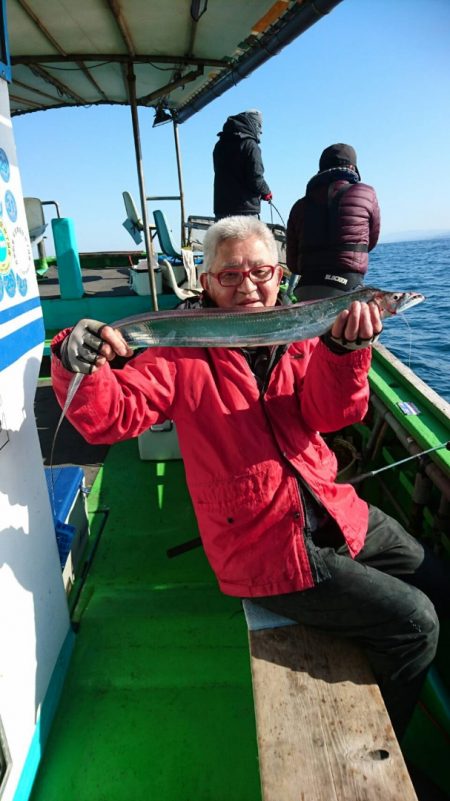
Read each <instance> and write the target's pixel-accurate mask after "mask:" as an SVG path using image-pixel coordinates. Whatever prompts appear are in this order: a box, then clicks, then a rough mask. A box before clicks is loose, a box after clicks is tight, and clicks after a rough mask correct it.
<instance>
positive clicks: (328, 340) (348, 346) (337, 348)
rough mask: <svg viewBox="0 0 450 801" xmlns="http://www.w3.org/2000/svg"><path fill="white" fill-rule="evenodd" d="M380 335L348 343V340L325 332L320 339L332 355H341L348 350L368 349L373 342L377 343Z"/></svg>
mask: <svg viewBox="0 0 450 801" xmlns="http://www.w3.org/2000/svg"><path fill="white" fill-rule="evenodd" d="M380 334H381V331H380ZM380 334H375V335H374V336H373V337H370V339H360V338H358V339H355V340H352V341H350V340H349V339H345V337H334V336H333V335H332V333H331V331H327V333H326V334H323V336H322V337H321V339H322V341H323V342H324V343H325V345H326V346H327V347H328V348H329V349H330V350H331V351H333V353H338V354H343V353H348V351H349V350H361V348H368V347H369V345H374V344H375V342H378V339H379V337H380Z"/></svg>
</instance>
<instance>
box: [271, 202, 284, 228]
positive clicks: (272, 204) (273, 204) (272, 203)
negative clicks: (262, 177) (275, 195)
mask: <svg viewBox="0 0 450 801" xmlns="http://www.w3.org/2000/svg"><path fill="white" fill-rule="evenodd" d="M269 206H270V207H272V206H273V208H274V209H275V211H276V213H277V214H278V216H279V218H280V220H281V222H282V223H283V227H284V228H286V223H285V221H284V220H283V218H282V216H281V214H280V212H279V211H278V209H277V207H276V206H275V203H274V202H273V200H269Z"/></svg>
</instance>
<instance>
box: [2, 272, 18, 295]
mask: <svg viewBox="0 0 450 801" xmlns="http://www.w3.org/2000/svg"><path fill="white" fill-rule="evenodd" d="M3 283H4V285H5V289H6V294H7V295H9V297H10V298H13V297H14V295H15V294H16V274H15V272H14V271H13V270H10V271H9V273H6V275H4V276H3Z"/></svg>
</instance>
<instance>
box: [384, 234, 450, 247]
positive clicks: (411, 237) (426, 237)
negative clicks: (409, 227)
mask: <svg viewBox="0 0 450 801" xmlns="http://www.w3.org/2000/svg"><path fill="white" fill-rule="evenodd" d="M449 238H450V231H403V232H401V231H400V232H399V233H398V234H386V236H384V237H381V239H380V240H379V242H378V244H379V245H393V244H395V243H397V242H398V243H400V242H428V241H430V240H432V239H449Z"/></svg>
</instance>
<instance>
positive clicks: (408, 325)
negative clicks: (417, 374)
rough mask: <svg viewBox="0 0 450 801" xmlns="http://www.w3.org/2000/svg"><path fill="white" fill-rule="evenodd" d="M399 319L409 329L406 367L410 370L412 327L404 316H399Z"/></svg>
mask: <svg viewBox="0 0 450 801" xmlns="http://www.w3.org/2000/svg"><path fill="white" fill-rule="evenodd" d="M400 319H401V321H402V322H403V323H405V325H406V327H407V328H408V329H409V355H408V367H409V369H411V358H412V326H411V324H410V323H409V322H408V320H407V319H406V317H405V316H404V314H401V315H400Z"/></svg>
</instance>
